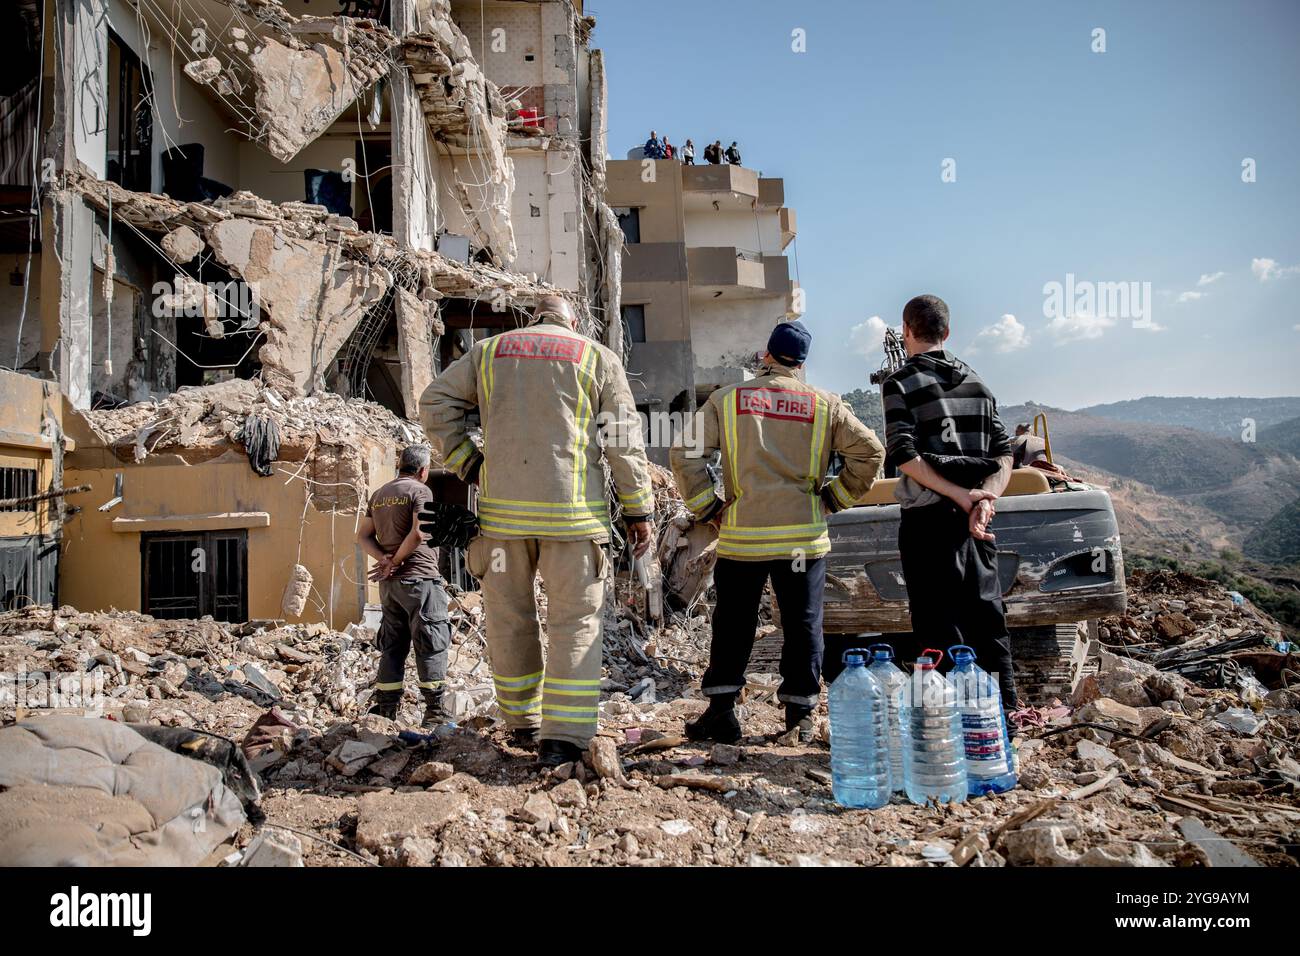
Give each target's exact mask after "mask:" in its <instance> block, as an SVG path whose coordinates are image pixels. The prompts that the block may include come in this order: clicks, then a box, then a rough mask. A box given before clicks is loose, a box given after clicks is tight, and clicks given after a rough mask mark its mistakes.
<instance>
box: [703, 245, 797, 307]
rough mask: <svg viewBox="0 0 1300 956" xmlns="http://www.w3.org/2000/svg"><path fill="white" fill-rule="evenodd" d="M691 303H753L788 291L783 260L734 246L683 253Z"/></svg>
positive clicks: (786, 267)
mask: <svg viewBox="0 0 1300 956" xmlns="http://www.w3.org/2000/svg"><path fill="white" fill-rule="evenodd" d="M686 259H687V268H688V270H689V273H690V294H691V298H693V299H755V298H762V297H764V296H772V295H784V294H786V293H787V292H788V291H789V289H790V278H789V264H788V260H787V259H786V257H785V256H765V255H763V254H761V253H757V252H750V251H748V250H745V249H738V248H736V247H735V246H697V247H694V248H691V249H687V250H686Z"/></svg>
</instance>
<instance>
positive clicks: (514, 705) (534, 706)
mask: <svg viewBox="0 0 1300 956" xmlns="http://www.w3.org/2000/svg"><path fill="white" fill-rule="evenodd" d="M541 703H542V699H541V698H540V697H531V698H529V699H528V700H519V701H515V700H502V699H501V698H500V697H498V698H497V706H498V707H499V708H501V710H502V711H504V712H505V713H507V714H531V713H533V712H534V711H536V710H538V709H540V707H541Z"/></svg>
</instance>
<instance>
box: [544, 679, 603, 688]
mask: <svg viewBox="0 0 1300 956" xmlns="http://www.w3.org/2000/svg"><path fill="white" fill-rule="evenodd" d="M546 683H547V684H548V685H550V684H559V685H561V686H564V687H599V686H600V678H599V677H597V678H595V679H594V680H589V679H587V678H581V679H579V678H577V677H548V678H546Z"/></svg>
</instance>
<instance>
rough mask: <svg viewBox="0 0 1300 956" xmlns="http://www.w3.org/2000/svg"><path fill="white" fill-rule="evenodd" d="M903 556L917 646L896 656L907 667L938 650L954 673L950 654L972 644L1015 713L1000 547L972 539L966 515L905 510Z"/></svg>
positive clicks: (936, 507) (944, 504) (946, 508)
mask: <svg viewBox="0 0 1300 956" xmlns="http://www.w3.org/2000/svg"><path fill="white" fill-rule="evenodd" d="M898 551H899V555H900V557H901V559H902V565H903V580H904V581H905V582H906V584H907V603H908V608H909V610H910V611H911V614H912V639H911V641H909V642H908V643H907V645H905V646H903V647H899V648H896V649H895V650H896V651H897V654H898V660H899V663H903V662H905V661H908V660H914V659H915V655H916V654H919V653H920V651H921V650H923V649H924V648H927V647H934V648H938V649H939V650H942V651H943V652H944V657H945V660H944V661H943V663H942V665H941V667H940V669H941V670H947V669H948V668H949V667H951V663H952V662H951V661H949V660H947V659H946V658H947V652H948V648H950V647H952V646H953V645H955V644H966V645H968V646H969V647H970V648H971V649H973V650H974V651H975V657H976V660H977V661H978V662H979V665H980V667H982V668H984V670H986V671H988V672H989V673H990V674H994V675H996V676H997V679H998V683H999V685H1000V687H1001V690H1002V704H1003V706H1004V707H1005V708H1006V709H1007V712H1008V713H1009V712H1010V711H1012V710H1013V709H1014V708H1015V707H1016V704H1017V696H1016V678H1015V672H1014V670H1013V666H1012V662H1011V636H1010V634H1009V633H1008V631H1007V618H1006V607H1005V605H1004V604H1003V602H1002V586H1001V583H1000V581H999V579H998V553H997V547H996V546H995V545H994V543H993V542H991V541H980V540H978V539H976V538H973V537H971V534H970V525H969V518H968V517H967V516H966V514H965V512H963V511H962V510H961V509H960V508H958V507H957V506H956V505H954V504H952V503H950V502H948V501H941V502H939V503H938V504H933V505H925V506H923V507H920V508H903V509H902V511H901V516H900V518H899V524H898ZM901 643H902V642H901V641H900V644H901Z"/></svg>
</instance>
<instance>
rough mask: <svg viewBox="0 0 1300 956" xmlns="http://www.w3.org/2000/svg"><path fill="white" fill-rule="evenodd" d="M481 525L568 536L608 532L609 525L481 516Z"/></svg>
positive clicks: (588, 521) (590, 520) (592, 520)
mask: <svg viewBox="0 0 1300 956" xmlns="http://www.w3.org/2000/svg"><path fill="white" fill-rule="evenodd" d="M479 525H480V526H482V527H484V528H501V529H502V530H506V531H510V530H514V531H522V530H536V531H539V532H546V533H550V534H567V533H569V532H579V531H581V532H583V533H586V532H588V531H608V530H609V525H608V524H606V523H605V522H602V521H597V520H596V519H594V518H592V519H589V520H586V521H572V520H568V519H562V520H559V521H541V520H537V519H534V520H531V521H529V520H525V519H523V518H504V517H501V516H500V515H479Z"/></svg>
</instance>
